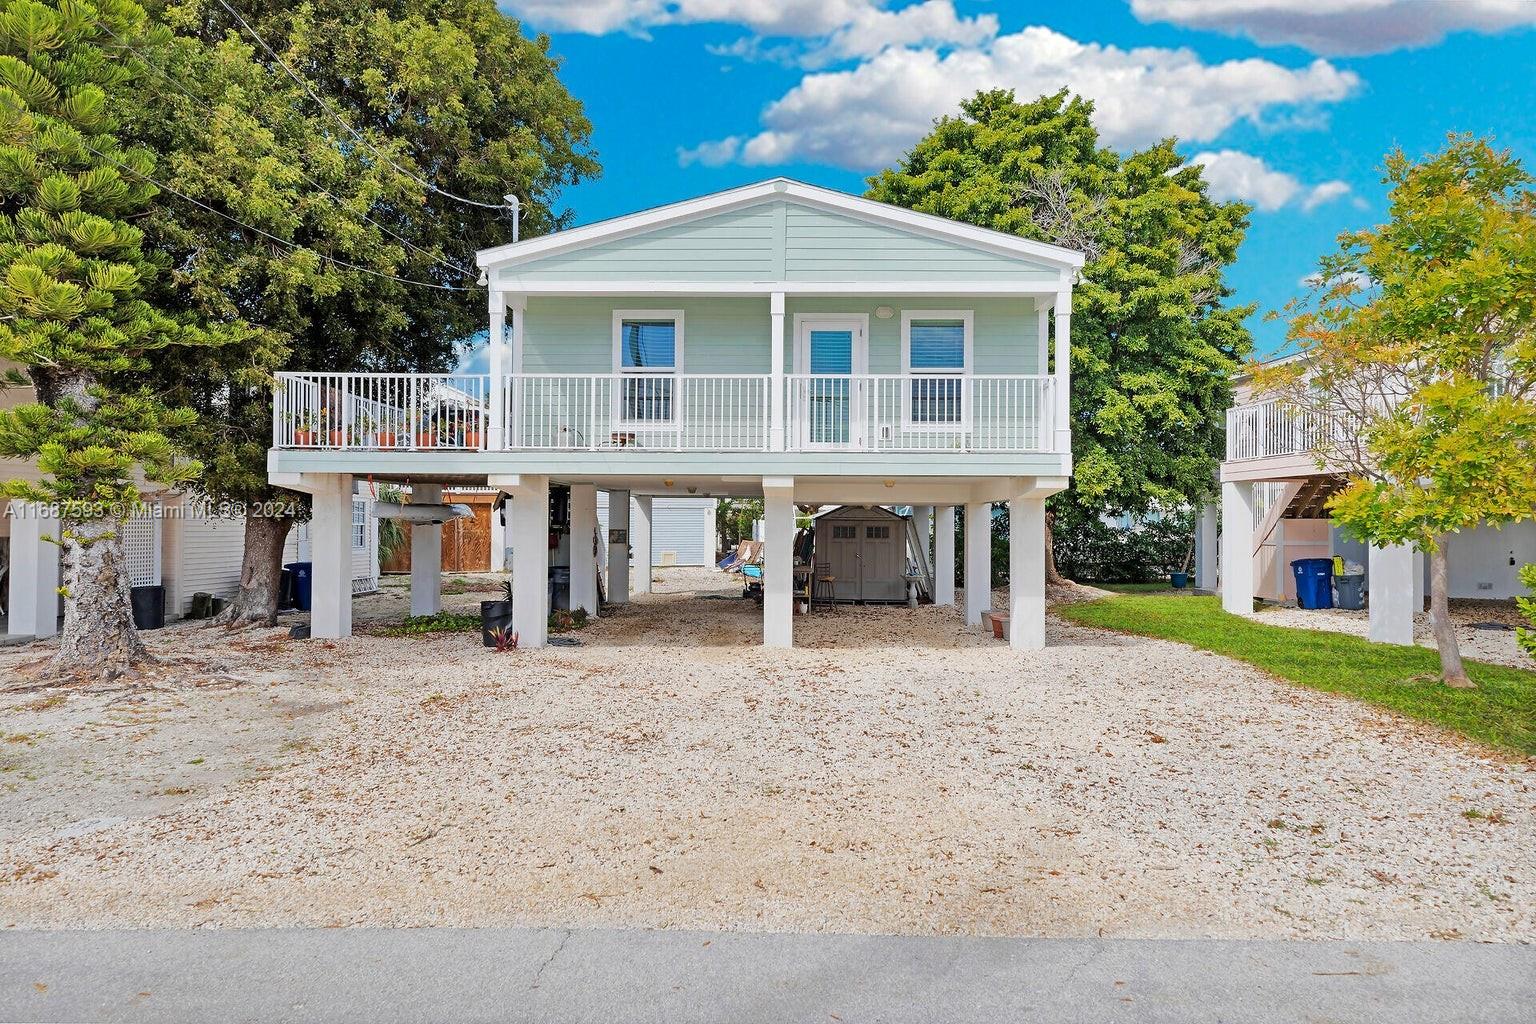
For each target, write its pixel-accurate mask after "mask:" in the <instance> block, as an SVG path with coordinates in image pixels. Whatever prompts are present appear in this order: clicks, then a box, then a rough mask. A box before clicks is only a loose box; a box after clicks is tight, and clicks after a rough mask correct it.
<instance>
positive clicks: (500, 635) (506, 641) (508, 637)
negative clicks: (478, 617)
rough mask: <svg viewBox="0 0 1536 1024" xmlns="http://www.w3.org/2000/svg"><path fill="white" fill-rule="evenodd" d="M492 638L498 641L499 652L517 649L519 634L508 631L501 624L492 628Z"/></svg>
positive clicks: (497, 650)
mask: <svg viewBox="0 0 1536 1024" xmlns="http://www.w3.org/2000/svg"><path fill="white" fill-rule="evenodd" d="M491 639H492V640H494V641H496V653H497V654H505V653H506V652H507V651H515V650H517V634H516V633H508V632H507V631H506V630H505V629H502V628H501V627H500V626H497V627H496V628H495V629H493V630H491Z"/></svg>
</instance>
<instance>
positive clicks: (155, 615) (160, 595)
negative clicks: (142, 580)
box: [128, 586, 165, 629]
mask: <svg viewBox="0 0 1536 1024" xmlns="http://www.w3.org/2000/svg"><path fill="white" fill-rule="evenodd" d="M128 598H129V601H130V603H132V605H133V624H134V625H135V626H136V627H138V628H139V629H159V628H160V627H162V626H164V625H165V588H164V587H162V586H153V587H134V588H133V589H132V590H130V591H129V592H128Z"/></svg>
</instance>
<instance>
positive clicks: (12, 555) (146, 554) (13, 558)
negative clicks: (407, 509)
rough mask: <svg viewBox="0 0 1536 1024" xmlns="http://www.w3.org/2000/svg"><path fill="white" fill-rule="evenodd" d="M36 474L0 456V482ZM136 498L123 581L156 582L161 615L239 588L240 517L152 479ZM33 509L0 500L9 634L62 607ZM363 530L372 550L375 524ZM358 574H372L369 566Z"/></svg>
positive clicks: (48, 528)
mask: <svg viewBox="0 0 1536 1024" xmlns="http://www.w3.org/2000/svg"><path fill="white" fill-rule="evenodd" d="M33 400H34V394H33V391H32V389H30V388H11V389H7V390H3V391H0V407H6V408H9V407H11V406H15V405H21V404H24V403H26V402H31V401H33ZM37 478H38V472H37V466H36V465H35V464H33V463H30V462H22V461H19V460H14V459H0V480H36V479H37ZM140 497H141V498H142V500H143V501H144V508H143V510H142V511H141V512H140V513H139V514H138V515H136V516H134V517H133V518H132V519H130V520H129V521H128V526H127V530H126V532H125V534H124V538H123V540H124V544H125V547H126V550H127V558H128V569H129V574H130V582H131V585H133V586H135V587H147V586H163V587H164V588H165V614H166V618H167V619H176V618H180V617H182V616H184V615H186V614H187V612H188V611H190V610H191V607H192V595H193V594H196V593H200V592H201V593H208V594H212V595H214V596H215V597H223V598H229V597H233V596H234V594H235V592H236V591H237V590H239V588H240V565H241V559H242V556H243V554H244V548H245V521H244V519H242V518H234V517H224V516H218V515H210V514H208V512H209V510H208V509H206V508H205V507H204V504H203V502H202V501H201V500H200V499H197V498H194V497H191V496H188V495H184V494H180V493H177V492H175V491H169V490H165V489H164V488H161V487H158V486H157V485H153V484H146V485H145V486H144V488H143V490H142V492H141V494H140ZM36 512H37V510H36V509H35V507H33V506H30V505H28V504H27V503H25V502H10V501H8V500H7V499H5V498H0V566H3V567H4V568H3V575H4V586H3V588H0V596H3V598H4V601H3V602H0V606H3V608H4V609H5V614H4V616H3V625H4V630H5V632H6V634H7V635H9V636H12V637H46V636H52V635H54V634H55V633H56V632H58V621H59V615H60V614H61V613H62V609H63V599H62V598H61V597H60V596H59V592H58V590H59V585H60V582H61V581H60V579H59V568H60V567H59V546H58V544H57V543H55V542H54V539H56V537H57V523H58V520H57V519H54V518H49V517H43V516H39V515H37V514H36ZM368 518H369V519H371V518H372V517H371V516H370V517H368ZM370 530H371V536H372V537H373V538H374V541H373V543H374V547H375V549H376V547H377V527H376V525H375V526H371V527H370ZM360 571H361V569H360ZM363 574H364V575H369V576H371V577H373V578H374V579H376V578H377V576H378V572H377V570H376V569H373V570H371V571H367V572H364V573H363Z"/></svg>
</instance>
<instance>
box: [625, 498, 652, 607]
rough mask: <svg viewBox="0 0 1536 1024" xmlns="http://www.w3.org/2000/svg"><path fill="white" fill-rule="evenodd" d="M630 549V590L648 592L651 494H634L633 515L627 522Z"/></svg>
mask: <svg viewBox="0 0 1536 1024" xmlns="http://www.w3.org/2000/svg"><path fill="white" fill-rule="evenodd" d="M629 543H630V549H631V550H632V551H633V552H634V559H635V567H634V577H635V578H634V579H633V580H631V581H630V590H631V591H633V592H634V593H636V594H649V593H650V592H651V565H652V564H653V563H652V559H651V496H650V495H649V494H637V495H636V496H635V508H634V515H632V516H631V517H630V523H629Z"/></svg>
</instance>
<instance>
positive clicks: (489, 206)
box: [219, 0, 508, 210]
mask: <svg viewBox="0 0 1536 1024" xmlns="http://www.w3.org/2000/svg"><path fill="white" fill-rule="evenodd" d="M219 6H220V7H222V8H224V9H225V10H226V11H228V12H229V13H230V15H231V16H232V17H233V18H234V19H235V20H236V21H238V22H239V23H240V25H241V27H243V28H244V29H245V31H246V32H248V33H249V34H250V36H251V38H252V39H254V40H256V42H257V43H258V44H260V46H261V48H262V49H263V50H266V51H267V53H269V54H271V55H272V59H273V60H275V61H276V62H277V65H278V67H280V68H282V69H283V70H284V71H286V72H288V77H289V78H291V79H293V80H294V81H295V82H297V83H299V85H300V86H301V87H302V88H303V89H304V91H305V92H307V93H309V98H310V99H312V100H314V101H315V102H316V103H317V104H319V105H320V109H321V110H324V111H325V112H326V113H327V114H329V115H331V117H333V118H335V119H336V123H337V124H339V125H341V126H342V127H343V128H345V129H346V130H347V132H348V133H349V134H350V135H351V136H352V137H353V138H354V139H356V140H357V141H358V142H359V143H361V144H362V145H364V146H366V147H368V149H370V150H372V151H373V153H374V154H375V155H376V156H378V158H379V159H380V160H383V161H384V162H385V163H386V164H388V165H389V166H390V167H392V168H394V170H395V172H396V173H397V174H401V175H404V176H405V177H407V178H409V179H411V180H412V181H414V182H416V184H418V185H420V186H421V187H422V188H424V189H427V190H428V191H430V192H435V193H437V194H438V195H440V196H442V197H443V198H445V199H451V200H453V201H454V202H456V203H463V204H465V205H466V206H478V207H480V208H481V209H483V210H505V209H508V206H507V204H506V203H505V202H500V203H482V202H480V201H479V200H477V199H465V198H464V197H463V196H458V195H454V194H453V193H452V192H449V191H448V190H447V189H443V188H438V187H437V186H436V185H434V184H432V182H430V181H427V180H426V179H425V178H422V177H420V176H418V175H415V174H412V173H411V172H410V171H408V170H406V169H405V168H404V167H401V166H400V165H399V164H397V163H395V161H394V159H393V158H391V157H390V156H389V154H387V153H385V152H384V151H383V150H381V149H379V148H378V147H377V146H375V145H374V144H373V143H371V142H369V141H368V140H367V139H366V138H364V137H363V134H362V133H361V132H359V131H358V130H357V129H356V128H353V127H352V126H351V125H350V124H348V123H347V120H346V119H345V118H344V117H342V116H341V115H340V114H338V113H336V111H335V110H333V109H332V108H331V105H330V104H329V103H327V102H325V100H323V99H321V98H320V94H319V93H317V92H315V90H314V89H313V88H311V87H310V84H309V83H308V82H307V81H305V80H304V79H303V78H301V77H300V76H299V73H298V72H297V71H294V70H293V68H291V67H289V66H288V65H287V64H286V63H285V62H284V61H283V58H281V57H279V56H278V55H277V51H276V50H274V49H272V47H271V46H269V45H268V44H267V41H266V40H265V39H263V38H262V37H261V34H260V33H259V32H257V31H256V30H255V29H254V28H252V27H251V25H250V23H249V22H247V21H246V20H245V18H244V17H243V16H241V14H240V12H239V11H237V10H235V9H234V8H233V7H231V6H230V5H229V4H227V3H225V0H219Z"/></svg>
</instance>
